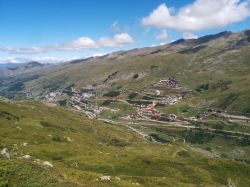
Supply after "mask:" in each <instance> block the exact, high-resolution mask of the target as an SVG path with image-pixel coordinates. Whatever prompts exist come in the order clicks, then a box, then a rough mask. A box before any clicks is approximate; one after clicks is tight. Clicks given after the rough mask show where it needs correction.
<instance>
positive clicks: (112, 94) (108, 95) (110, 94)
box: [103, 90, 120, 97]
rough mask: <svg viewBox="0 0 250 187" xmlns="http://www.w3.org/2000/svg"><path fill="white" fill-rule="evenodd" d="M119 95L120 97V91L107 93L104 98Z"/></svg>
mask: <svg viewBox="0 0 250 187" xmlns="http://www.w3.org/2000/svg"><path fill="white" fill-rule="evenodd" d="M118 95H120V91H115V90H112V91H109V92H107V93H105V94H104V95H103V96H106V97H117V96H118Z"/></svg>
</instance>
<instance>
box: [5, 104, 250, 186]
mask: <svg viewBox="0 0 250 187" xmlns="http://www.w3.org/2000/svg"><path fill="white" fill-rule="evenodd" d="M0 127H1V131H0V148H1V149H2V148H8V149H9V152H10V156H11V159H10V160H5V159H2V158H1V159H0V186H138V185H139V186H226V185H229V184H231V185H236V186H242V187H244V186H248V185H249V183H250V177H249V176H250V166H249V164H246V163H243V162H237V161H230V160H225V159H222V158H213V157H211V156H209V155H206V154H203V153H199V152H198V151H195V150H194V149H191V148H190V147H189V146H188V145H185V144H181V143H169V144H159V143H153V142H150V141H148V140H144V139H142V138H141V137H139V136H138V135H137V134H134V132H132V131H129V130H128V129H125V128H122V127H120V126H115V125H109V124H105V123H100V122H97V121H91V120H89V119H86V118H85V117H83V116H82V115H81V114H79V113H75V112H72V111H68V110H66V109H63V108H59V107H55V106H51V105H49V106H48V105H46V104H42V103H39V102H33V101H25V102H16V103H8V102H3V101H0ZM23 155H30V156H31V158H30V159H23V158H20V157H22V156H23ZM35 159H40V160H41V162H42V161H49V162H50V163H52V164H53V166H54V167H53V168H48V167H45V166H42V165H41V164H39V163H35V162H34V161H35ZM102 175H106V176H111V181H101V180H100V176H102Z"/></svg>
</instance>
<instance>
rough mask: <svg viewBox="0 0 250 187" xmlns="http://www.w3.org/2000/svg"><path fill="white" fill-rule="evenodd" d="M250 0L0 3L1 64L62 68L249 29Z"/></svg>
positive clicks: (26, 0)
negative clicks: (70, 63) (60, 65)
mask: <svg viewBox="0 0 250 187" xmlns="http://www.w3.org/2000/svg"><path fill="white" fill-rule="evenodd" d="M249 16H250V1H249V0H165V1H162V0H124V1H121V0H119V1H118V0H107V1H100V0H91V1H87V0H86V1H85V0H36V1H34V0H22V1H20V0H0V28H1V29H0V63H6V62H25V61H29V60H37V61H41V62H61V61H66V60H71V59H76V58H85V57H89V56H96V55H102V54H106V53H110V52H113V51H117V50H127V49H132V48H139V47H145V46H154V45H160V44H165V43H170V42H172V41H175V40H177V39H180V38H186V39H189V38H197V37H200V36H203V35H207V34H213V33H218V32H221V31H224V30H230V31H233V32H236V31H241V30H245V29H249V28H250V17H249Z"/></svg>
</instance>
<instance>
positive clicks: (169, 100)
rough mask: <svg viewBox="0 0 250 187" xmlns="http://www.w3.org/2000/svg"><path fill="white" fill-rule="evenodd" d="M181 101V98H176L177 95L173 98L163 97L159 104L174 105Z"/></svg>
mask: <svg viewBox="0 0 250 187" xmlns="http://www.w3.org/2000/svg"><path fill="white" fill-rule="evenodd" d="M181 99H182V96H180V95H179V96H177V95H174V96H166V97H163V98H162V99H161V101H160V103H161V104H163V105H174V104H176V103H178V102H179V101H180V100H181Z"/></svg>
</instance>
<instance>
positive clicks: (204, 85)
mask: <svg viewBox="0 0 250 187" xmlns="http://www.w3.org/2000/svg"><path fill="white" fill-rule="evenodd" d="M208 88H209V84H208V83H206V84H201V85H199V86H198V87H197V88H196V91H197V92H201V91H202V90H204V91H206V90H208Z"/></svg>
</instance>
